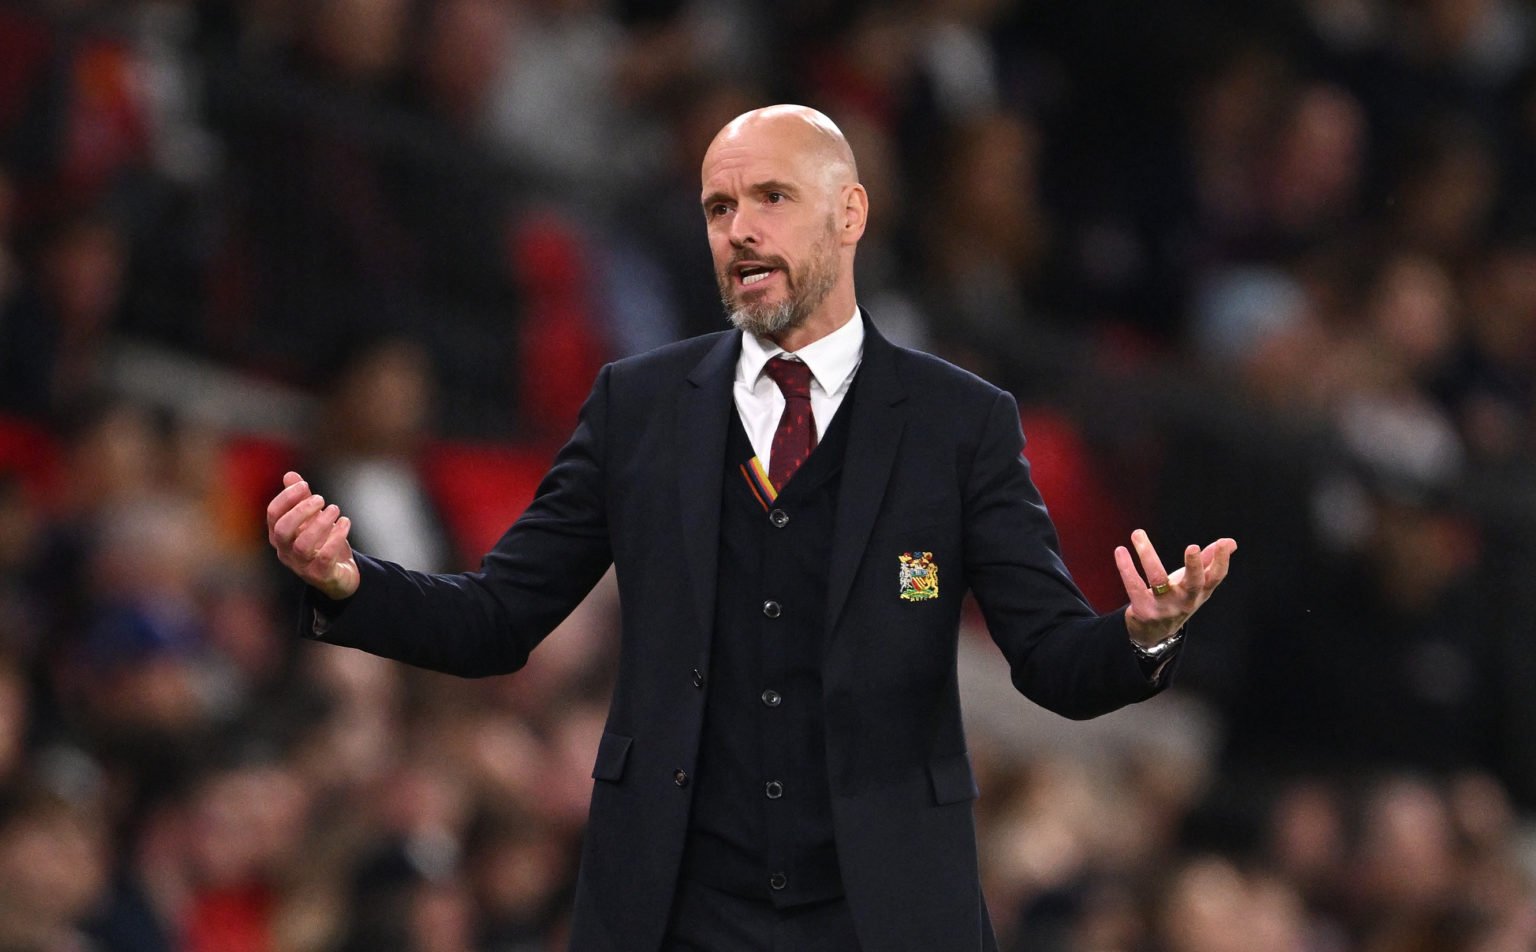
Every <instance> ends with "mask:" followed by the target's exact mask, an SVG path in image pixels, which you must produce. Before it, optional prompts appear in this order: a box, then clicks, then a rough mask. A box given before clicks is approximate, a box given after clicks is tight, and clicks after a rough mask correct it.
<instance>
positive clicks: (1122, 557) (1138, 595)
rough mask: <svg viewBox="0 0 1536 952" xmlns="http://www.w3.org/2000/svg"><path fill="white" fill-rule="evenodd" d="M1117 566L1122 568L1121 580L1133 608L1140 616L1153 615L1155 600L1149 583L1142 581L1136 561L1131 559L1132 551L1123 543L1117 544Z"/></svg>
mask: <svg viewBox="0 0 1536 952" xmlns="http://www.w3.org/2000/svg"><path fill="white" fill-rule="evenodd" d="M1115 567H1116V568H1118V569H1119V570H1120V581H1121V582H1122V583H1124V585H1125V597H1126V599H1127V600H1128V601H1129V602H1130V603H1131V608H1132V610H1134V611H1135V612H1136V614H1137V615H1138V616H1140V617H1144V618H1145V617H1151V616H1152V615H1154V614H1155V613H1156V612H1155V610H1154V606H1155V600H1154V598H1153V596H1152V592H1151V591H1150V590H1148V588H1147V583H1146V582H1144V581H1142V578H1141V573H1140V572H1138V571H1136V563H1135V562H1134V561H1132V559H1131V552H1130V550H1129V549H1127V548H1126V547H1125V546H1123V545H1117V546H1115Z"/></svg>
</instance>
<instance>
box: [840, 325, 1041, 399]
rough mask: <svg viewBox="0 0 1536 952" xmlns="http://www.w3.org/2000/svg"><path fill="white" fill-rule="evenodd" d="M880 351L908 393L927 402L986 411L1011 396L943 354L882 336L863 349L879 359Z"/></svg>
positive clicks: (869, 355) (870, 355)
mask: <svg viewBox="0 0 1536 952" xmlns="http://www.w3.org/2000/svg"><path fill="white" fill-rule="evenodd" d="M882 351H883V352H885V357H884V358H883V359H886V360H888V361H889V362H890V366H891V368H892V372H893V373H894V375H895V376H896V378H897V379H898V380H900V381H901V383H902V386H903V387H904V388H906V390H907V391H908V392H909V394H911V395H914V396H920V397H921V399H922V400H924V401H925V402H927V403H929V404H933V403H939V404H950V405H958V406H961V407H965V408H967V409H973V410H979V411H985V410H987V409H988V408H991V407H992V406H994V405H995V404H997V403H998V402H999V401H1008V400H1011V399H1012V398H1011V397H1010V396H1009V395H1008V393H1007V391H1005V390H1003V389H1001V388H1000V387H998V386H997V385H995V384H993V383H991V382H990V381H988V380H985V379H983V378H982V377H979V376H977V375H976V374H974V373H972V372H971V371H969V370H966V369H964V368H963V367H958V366H956V365H954V364H952V363H950V362H949V361H947V360H945V359H943V358H942V357H935V356H934V355H933V354H929V353H926V352H924V351H920V350H913V349H911V348H909V347H902V346H899V345H897V344H892V343H890V342H889V341H886V340H884V339H883V338H880V339H879V343H878V344H876V345H875V346H874V348H873V349H872V350H867V351H866V358H871V357H873V358H875V359H877V360H878V359H882V358H881V357H880V354H881V353H882Z"/></svg>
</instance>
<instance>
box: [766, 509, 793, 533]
mask: <svg viewBox="0 0 1536 952" xmlns="http://www.w3.org/2000/svg"><path fill="white" fill-rule="evenodd" d="M768 521H769V522H771V523H773V527H774V528H775V529H782V528H784V527H785V526H787V525H789V513H787V512H785V511H784V510H782V509H775V510H774V511H772V512H770V513H768Z"/></svg>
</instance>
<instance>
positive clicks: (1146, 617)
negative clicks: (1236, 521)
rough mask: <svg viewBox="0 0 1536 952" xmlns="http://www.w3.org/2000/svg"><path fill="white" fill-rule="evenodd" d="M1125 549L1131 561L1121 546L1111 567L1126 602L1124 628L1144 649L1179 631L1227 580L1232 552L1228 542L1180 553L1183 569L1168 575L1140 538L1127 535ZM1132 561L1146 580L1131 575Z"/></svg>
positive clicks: (1149, 542)
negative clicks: (1128, 544)
mask: <svg viewBox="0 0 1536 952" xmlns="http://www.w3.org/2000/svg"><path fill="white" fill-rule="evenodd" d="M1131 545H1133V546H1135V548H1136V558H1135V560H1134V561H1133V560H1132V558H1131V553H1130V551H1129V550H1128V549H1126V547H1125V546H1123V545H1122V546H1119V547H1117V548H1116V549H1115V565H1116V566H1117V567H1118V568H1119V569H1120V580H1121V581H1122V582H1123V583H1125V595H1126V598H1127V599H1128V600H1129V601H1130V607H1129V608H1128V609H1126V612H1125V627H1126V628H1127V629H1129V631H1130V634H1131V638H1133V639H1134V640H1135V641H1136V643H1137V644H1140V645H1143V646H1147V647H1151V646H1152V645H1155V644H1157V643H1158V642H1159V641H1162V640H1163V639H1165V638H1168V637H1170V636H1171V635H1173V634H1174V632H1176V631H1178V630H1179V629H1180V628H1182V627H1184V623H1185V622H1187V621H1189V616H1191V615H1193V614H1194V613H1195V612H1196V611H1197V610H1198V609H1199V608H1200V606H1201V605H1204V604H1205V602H1206V600H1207V599H1209V598H1210V597H1211V593H1213V592H1214V591H1216V586H1218V585H1220V584H1221V583H1222V581H1223V580H1224V579H1225V578H1226V577H1227V569H1228V568H1229V566H1230V565H1231V560H1232V553H1233V552H1236V551H1237V543H1236V542H1234V541H1233V540H1231V539H1217V540H1216V541H1215V542H1212V543H1211V544H1210V545H1208V546H1206V547H1205V548H1204V549H1202V548H1200V547H1199V546H1197V545H1191V546H1189V547H1188V548H1186V549H1185V550H1184V567H1183V568H1180V569H1176V570H1174V572H1173V573H1172V574H1169V572H1168V571H1167V570H1166V569H1164V568H1163V561H1162V559H1160V558H1158V557H1157V550H1156V549H1154V548H1152V540H1151V539H1149V538H1147V534H1146V533H1145V532H1143V531H1142V530H1140V529H1137V530H1136V531H1135V532H1133V533H1131ZM1137 561H1139V562H1140V563H1141V570H1142V572H1144V573H1146V578H1142V572H1137V571H1136V562H1137Z"/></svg>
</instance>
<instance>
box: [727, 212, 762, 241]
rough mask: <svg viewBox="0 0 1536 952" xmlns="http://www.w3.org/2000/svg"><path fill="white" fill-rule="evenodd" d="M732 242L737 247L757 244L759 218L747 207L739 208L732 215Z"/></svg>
mask: <svg viewBox="0 0 1536 952" xmlns="http://www.w3.org/2000/svg"><path fill="white" fill-rule="evenodd" d="M730 239H731V244H732V245H733V246H735V247H737V248H745V247H746V246H748V245H755V244H757V220H756V219H755V218H754V217H753V216H752V214H751V212H749V211H747V209H745V208H737V209H736V211H735V213H734V214H732V215H731V230H730Z"/></svg>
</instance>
